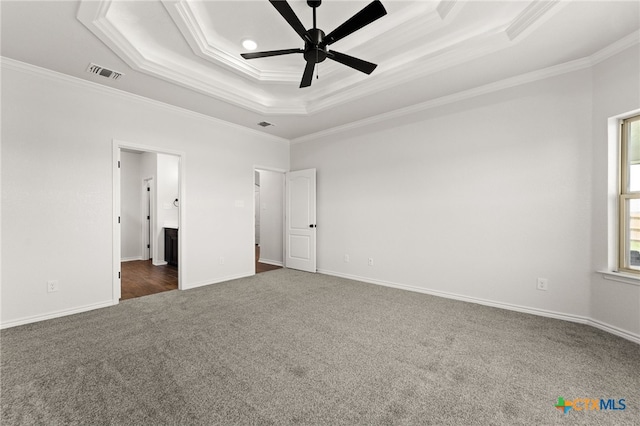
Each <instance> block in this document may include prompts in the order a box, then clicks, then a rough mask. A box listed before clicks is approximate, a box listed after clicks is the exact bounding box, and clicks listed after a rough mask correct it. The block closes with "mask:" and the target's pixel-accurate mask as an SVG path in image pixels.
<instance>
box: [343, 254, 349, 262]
mask: <svg viewBox="0 0 640 426" xmlns="http://www.w3.org/2000/svg"><path fill="white" fill-rule="evenodd" d="M344 262H345V263H349V255H348V254H345V255H344Z"/></svg>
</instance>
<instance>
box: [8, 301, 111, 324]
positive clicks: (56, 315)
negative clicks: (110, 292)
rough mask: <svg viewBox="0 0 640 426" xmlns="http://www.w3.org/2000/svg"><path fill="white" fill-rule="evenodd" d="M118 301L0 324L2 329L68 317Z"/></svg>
mask: <svg viewBox="0 0 640 426" xmlns="http://www.w3.org/2000/svg"><path fill="white" fill-rule="evenodd" d="M117 304H118V302H115V303H114V302H113V301H112V300H109V301H108V302H101V303H94V304H92V305H85V306H80V307H77V308H73V309H64V310H61V311H55V312H51V313H48V314H44V315H34V316H32V317H24V318H20V319H17V320H12V321H5V322H3V323H2V324H0V329H5V328H11V327H17V326H19V325H25V324H31V323H34V322H39V321H45V320H50V319H54V318H60V317H66V316H67V315H73V314H79V313H81V312H87V311H93V310H94V309H100V308H107V307H109V306H114V305H117Z"/></svg>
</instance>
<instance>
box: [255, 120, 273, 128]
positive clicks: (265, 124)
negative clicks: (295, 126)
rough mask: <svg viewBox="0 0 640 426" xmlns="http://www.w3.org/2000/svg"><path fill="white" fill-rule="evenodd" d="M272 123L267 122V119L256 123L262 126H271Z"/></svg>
mask: <svg viewBox="0 0 640 426" xmlns="http://www.w3.org/2000/svg"><path fill="white" fill-rule="evenodd" d="M273 125H274V124H273V123H269V122H268V121H261V122H259V123H258V126H262V127H269V126H273Z"/></svg>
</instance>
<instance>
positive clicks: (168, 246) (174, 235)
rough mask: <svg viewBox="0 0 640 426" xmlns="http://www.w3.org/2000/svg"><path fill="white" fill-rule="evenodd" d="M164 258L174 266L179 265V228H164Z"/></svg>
mask: <svg viewBox="0 0 640 426" xmlns="http://www.w3.org/2000/svg"><path fill="white" fill-rule="evenodd" d="M164 260H165V261H166V262H167V263H168V264H169V265H173V266H178V230H177V229H176V228H164Z"/></svg>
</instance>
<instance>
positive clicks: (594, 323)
mask: <svg viewBox="0 0 640 426" xmlns="http://www.w3.org/2000/svg"><path fill="white" fill-rule="evenodd" d="M586 324H588V325H590V326H591V327H595V328H597V329H600V330H602V331H606V332H607V333H611V334H613V335H615V336H618V337H622V338H623V339H627V340H631V341H632V342H634V343H637V344H639V345H640V335H638V334H635V333H630V332H628V331H626V330H623V329H621V328H618V327H615V326H613V325H609V324H607V323H605V322H602V321H598V320H594V319H591V318H590V319H589V320H588V321H587V323H586Z"/></svg>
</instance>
